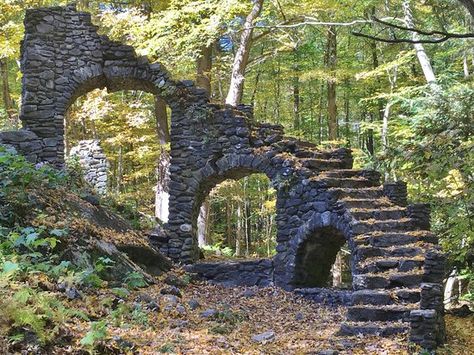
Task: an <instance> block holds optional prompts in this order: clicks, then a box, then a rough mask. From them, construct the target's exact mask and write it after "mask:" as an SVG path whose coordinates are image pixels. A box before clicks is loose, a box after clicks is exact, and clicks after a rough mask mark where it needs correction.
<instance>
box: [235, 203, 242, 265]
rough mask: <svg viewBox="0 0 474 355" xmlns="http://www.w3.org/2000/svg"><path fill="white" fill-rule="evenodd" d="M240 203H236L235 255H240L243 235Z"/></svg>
mask: <svg viewBox="0 0 474 355" xmlns="http://www.w3.org/2000/svg"><path fill="white" fill-rule="evenodd" d="M242 217H243V216H242V203H241V202H240V201H238V202H237V233H236V235H235V255H236V256H240V255H242V244H241V243H242V240H243V235H244V228H243V220H242Z"/></svg>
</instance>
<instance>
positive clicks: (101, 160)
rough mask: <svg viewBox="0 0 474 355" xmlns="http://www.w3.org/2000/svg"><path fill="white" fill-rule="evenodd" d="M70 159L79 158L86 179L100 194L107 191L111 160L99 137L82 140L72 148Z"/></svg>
mask: <svg viewBox="0 0 474 355" xmlns="http://www.w3.org/2000/svg"><path fill="white" fill-rule="evenodd" d="M69 158H70V159H75V158H77V159H78V163H79V164H80V166H81V168H82V169H83V175H84V179H85V180H86V181H87V182H88V183H89V185H91V186H92V188H93V189H94V190H95V191H96V192H97V193H98V194H99V195H104V194H106V193H107V172H108V170H109V162H108V161H107V157H106V156H105V153H104V151H103V150H102V148H101V146H100V144H99V140H98V139H88V140H82V141H79V142H78V143H77V145H75V146H74V147H72V148H71V151H70V152H69Z"/></svg>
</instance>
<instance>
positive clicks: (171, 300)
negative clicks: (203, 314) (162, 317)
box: [161, 295, 178, 307]
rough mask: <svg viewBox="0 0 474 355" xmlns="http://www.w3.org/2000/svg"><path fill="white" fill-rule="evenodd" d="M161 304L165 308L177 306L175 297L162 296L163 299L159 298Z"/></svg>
mask: <svg viewBox="0 0 474 355" xmlns="http://www.w3.org/2000/svg"><path fill="white" fill-rule="evenodd" d="M161 302H162V303H163V304H164V305H165V306H172V307H174V306H176V305H177V304H178V297H176V296H175V295H164V296H163V297H161Z"/></svg>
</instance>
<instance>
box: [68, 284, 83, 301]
mask: <svg viewBox="0 0 474 355" xmlns="http://www.w3.org/2000/svg"><path fill="white" fill-rule="evenodd" d="M65 293H66V297H67V298H69V299H70V300H75V299H78V298H82V295H81V294H80V292H79V291H78V290H77V288H75V287H68V288H66V291H65Z"/></svg>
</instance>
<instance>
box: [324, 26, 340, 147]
mask: <svg viewBox="0 0 474 355" xmlns="http://www.w3.org/2000/svg"><path fill="white" fill-rule="evenodd" d="M326 63H327V68H328V71H329V72H330V78H329V79H328V81H327V86H328V135H329V137H328V138H329V140H330V141H335V140H336V139H337V106H336V73H335V70H336V63H337V37H336V27H335V26H330V27H329V28H328V33H327V48H326Z"/></svg>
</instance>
